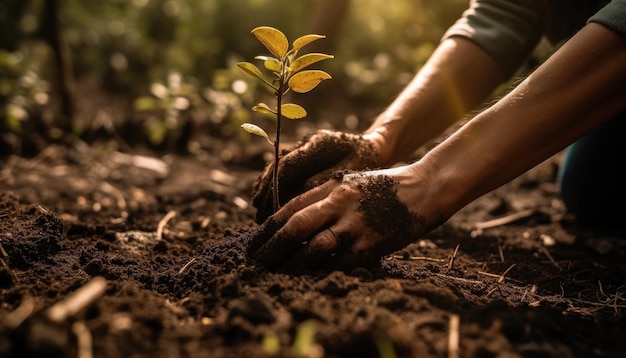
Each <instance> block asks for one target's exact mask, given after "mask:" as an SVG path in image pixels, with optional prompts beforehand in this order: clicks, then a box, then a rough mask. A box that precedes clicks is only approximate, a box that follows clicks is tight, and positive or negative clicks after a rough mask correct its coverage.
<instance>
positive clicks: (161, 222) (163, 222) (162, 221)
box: [156, 210, 176, 241]
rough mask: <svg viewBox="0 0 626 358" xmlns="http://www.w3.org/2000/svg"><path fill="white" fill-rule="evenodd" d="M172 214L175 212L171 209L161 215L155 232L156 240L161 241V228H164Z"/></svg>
mask: <svg viewBox="0 0 626 358" xmlns="http://www.w3.org/2000/svg"><path fill="white" fill-rule="evenodd" d="M174 216H176V212H175V211H174V210H171V211H170V212H168V213H167V214H166V215H165V216H164V217H163V219H161V221H159V224H158V225H157V232H156V234H157V235H156V240H157V241H161V239H163V229H164V228H165V225H167V222H168V221H170V220H171V219H172V218H173V217H174Z"/></svg>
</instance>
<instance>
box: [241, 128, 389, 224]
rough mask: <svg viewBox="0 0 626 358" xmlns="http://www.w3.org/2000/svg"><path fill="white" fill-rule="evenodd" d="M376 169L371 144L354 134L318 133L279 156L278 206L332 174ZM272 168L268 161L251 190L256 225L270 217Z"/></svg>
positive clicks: (374, 151)
mask: <svg viewBox="0 0 626 358" xmlns="http://www.w3.org/2000/svg"><path fill="white" fill-rule="evenodd" d="M379 166H380V160H379V156H378V154H377V151H376V149H375V145H374V141H373V140H371V139H366V138H364V137H363V136H360V135H356V134H349V133H343V132H335V131H329V130H319V131H317V132H315V133H314V134H313V135H312V136H310V137H307V138H304V139H303V140H302V141H301V142H300V143H299V144H298V145H297V146H296V147H294V148H292V149H289V150H286V151H283V153H282V154H281V158H280V160H279V164H278V193H279V197H280V201H281V205H282V204H284V203H287V202H288V201H289V200H291V199H292V198H294V197H295V196H297V195H300V194H302V193H303V192H305V191H307V190H309V189H311V188H314V187H316V186H318V185H320V184H322V183H324V182H325V181H327V180H328V179H329V178H330V176H331V173H332V172H333V171H335V170H338V169H350V170H364V169H375V168H377V167H379ZM273 168H274V162H273V161H272V162H271V163H269V164H268V165H267V166H266V167H265V170H264V171H263V173H262V174H261V175H260V176H259V178H258V180H257V182H256V183H255V185H254V188H253V193H252V194H253V198H252V204H253V205H254V207H255V208H256V209H257V215H256V221H257V223H262V222H263V221H265V220H266V219H267V218H268V217H269V216H270V215H272V214H273V213H274V206H273V196H272V193H273V189H272V178H273Z"/></svg>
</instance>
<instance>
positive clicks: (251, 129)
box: [241, 123, 274, 145]
mask: <svg viewBox="0 0 626 358" xmlns="http://www.w3.org/2000/svg"><path fill="white" fill-rule="evenodd" d="M241 128H243V130H244V131H246V132H248V133H250V134H255V135H258V136H259V137H263V138H265V139H267V141H268V142H269V144H271V145H274V142H272V140H271V139H270V137H269V136H268V135H267V133H266V132H265V131H264V130H263V128H261V127H259V126H257V125H256V124H252V123H244V124H242V125H241Z"/></svg>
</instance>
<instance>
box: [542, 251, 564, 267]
mask: <svg viewBox="0 0 626 358" xmlns="http://www.w3.org/2000/svg"><path fill="white" fill-rule="evenodd" d="M540 250H541V251H543V253H544V254H545V255H546V257H548V260H550V262H552V264H553V265H554V266H555V267H556V268H557V269H558V270H559V271H563V269H562V268H561V266H559V264H558V263H557V262H556V261H555V260H554V258H553V257H552V255H550V252H549V251H548V249H546V248H545V247H543V246H541V247H540Z"/></svg>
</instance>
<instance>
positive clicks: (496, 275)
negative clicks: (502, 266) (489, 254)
mask: <svg viewBox="0 0 626 358" xmlns="http://www.w3.org/2000/svg"><path fill="white" fill-rule="evenodd" d="M513 266H515V265H513ZM511 268H512V266H511V267H509V269H508V270H506V271H505V272H504V273H503V274H500V275H498V274H496V273H491V272H485V271H477V272H478V274H479V275H483V276H488V277H492V278H496V279H498V283H502V282H503V281H504V280H503V281H500V279H501V278H502V277H503V275H505V274H506V273H507V272H509V270H510V269H511ZM506 279H507V280H509V281H512V282H515V283H522V281H520V280H516V279H513V278H510V277H506Z"/></svg>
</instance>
